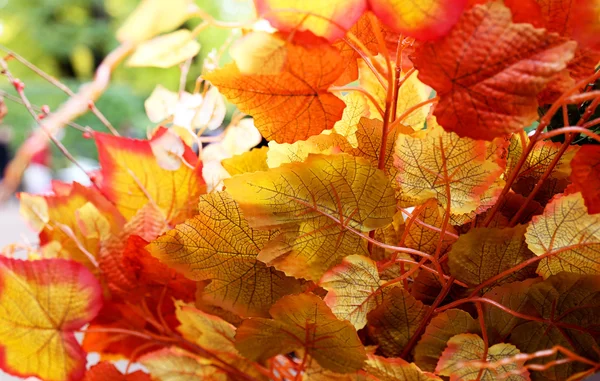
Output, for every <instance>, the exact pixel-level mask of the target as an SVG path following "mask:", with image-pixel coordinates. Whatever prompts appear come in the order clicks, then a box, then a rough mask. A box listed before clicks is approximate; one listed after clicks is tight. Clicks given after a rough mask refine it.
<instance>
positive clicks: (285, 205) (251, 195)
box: [225, 154, 396, 280]
mask: <svg viewBox="0 0 600 381" xmlns="http://www.w3.org/2000/svg"><path fill="white" fill-rule="evenodd" d="M225 186H226V187H227V191H228V193H230V194H231V196H232V197H233V198H234V199H235V200H236V201H237V202H238V203H239V205H240V208H241V210H242V212H243V214H244V216H245V217H246V219H247V220H248V223H249V225H250V226H251V227H255V228H259V229H265V228H274V227H283V228H285V229H286V230H285V231H284V232H282V234H281V236H280V237H279V239H277V241H276V242H272V243H271V244H270V245H267V247H266V248H265V249H263V251H262V252H261V253H260V254H259V256H258V259H259V260H261V261H263V262H265V263H267V264H270V265H274V266H275V268H277V269H279V270H281V271H283V272H285V273H286V274H288V275H293V276H296V277H298V278H306V279H311V280H319V279H320V278H321V276H322V275H323V273H325V271H327V269H329V268H330V267H331V266H333V265H335V264H337V263H339V261H340V260H341V259H342V258H343V257H345V256H347V255H351V254H357V253H360V252H357V250H358V249H360V248H361V247H365V246H366V245H365V242H364V240H363V239H362V238H360V237H359V236H358V235H356V234H354V233H353V232H351V231H349V230H348V229H347V227H349V228H352V229H356V230H359V231H363V232H368V231H371V230H374V229H377V228H379V227H383V226H386V225H388V224H389V223H390V222H391V221H392V216H393V215H394V213H395V209H396V206H395V198H394V195H393V191H392V188H391V186H390V183H389V180H388V179H387V177H386V176H385V175H384V173H383V171H380V170H378V169H376V168H374V167H372V166H371V165H369V163H367V162H366V160H364V159H361V158H355V157H352V156H349V155H345V154H344V155H342V154H340V155H333V156H324V155H309V156H308V158H307V159H306V161H304V162H303V163H290V164H285V165H282V166H280V167H278V168H275V169H271V170H269V171H268V172H255V173H251V174H245V175H240V176H235V177H232V178H230V179H226V180H225ZM294 226H295V227H294Z"/></svg>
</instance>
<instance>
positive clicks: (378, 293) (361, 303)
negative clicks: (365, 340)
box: [319, 255, 385, 330]
mask: <svg viewBox="0 0 600 381" xmlns="http://www.w3.org/2000/svg"><path fill="white" fill-rule="evenodd" d="M319 285H320V286H321V287H323V288H324V289H326V290H327V291H328V292H327V296H326V297H325V299H324V301H325V303H327V305H328V306H329V307H330V308H331V311H332V312H333V313H334V314H335V316H337V317H338V318H340V319H344V320H348V321H349V322H350V323H352V325H354V328H356V329H357V330H358V329H361V328H363V327H364V326H365V325H366V324H367V314H368V313H369V312H371V310H373V309H374V308H375V307H377V306H378V305H380V304H381V303H382V302H383V298H384V296H385V293H384V292H385V289H380V285H381V280H380V279H379V273H378V271H377V264H376V263H375V262H374V261H373V260H371V259H369V258H367V257H363V256H361V255H350V256H348V257H346V258H344V259H343V260H342V263H340V264H339V265H337V266H335V267H334V268H332V269H331V270H329V271H328V272H327V273H325V275H323V277H322V278H321V281H320V282H319Z"/></svg>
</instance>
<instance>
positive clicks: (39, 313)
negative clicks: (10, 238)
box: [0, 257, 102, 381]
mask: <svg viewBox="0 0 600 381" xmlns="http://www.w3.org/2000/svg"><path fill="white" fill-rule="evenodd" d="M0 283H1V285H2V286H1V288H0V306H1V308H0V321H1V323H2V328H1V329H0V351H1V352H2V361H1V362H0V367H1V368H2V369H3V370H4V371H6V372H8V373H11V374H14V375H17V376H21V377H24V378H25V377H28V376H36V377H39V378H42V379H44V380H47V381H70V380H78V379H81V378H82V377H83V375H84V373H85V364H86V354H85V352H84V351H83V349H82V348H81V346H80V345H79V343H78V342H77V340H76V339H75V334H74V331H77V330H79V329H81V328H82V327H83V326H84V325H85V324H87V323H89V322H90V321H91V320H92V319H93V318H94V317H95V316H96V314H97V313H98V311H99V310H100V308H101V307H102V289H101V288H100V284H99V283H98V281H97V280H96V279H95V278H94V276H93V275H92V274H91V273H90V272H89V271H88V270H87V269H86V268H85V267H83V266H82V265H80V264H78V263H76V262H73V261H67V260H64V259H42V260H38V261H21V260H15V259H9V258H6V257H0Z"/></svg>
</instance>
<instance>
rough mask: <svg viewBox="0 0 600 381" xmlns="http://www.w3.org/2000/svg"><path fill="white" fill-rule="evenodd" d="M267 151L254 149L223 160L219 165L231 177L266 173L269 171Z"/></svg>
mask: <svg viewBox="0 0 600 381" xmlns="http://www.w3.org/2000/svg"><path fill="white" fill-rule="evenodd" d="M268 151H269V147H261V148H254V149H252V150H251V151H248V152H244V153H242V154H240V155H235V156H233V157H230V158H229V159H224V160H223V161H221V164H222V165H223V168H225V170H226V171H227V172H228V173H229V174H230V175H231V176H235V175H241V174H243V173H251V172H258V171H266V170H268V169H269V167H268V166H267V153H268Z"/></svg>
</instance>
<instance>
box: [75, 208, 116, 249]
mask: <svg viewBox="0 0 600 381" xmlns="http://www.w3.org/2000/svg"><path fill="white" fill-rule="evenodd" d="M75 220H76V222H77V225H78V226H79V230H80V231H81V234H83V236H84V237H85V238H87V239H97V240H105V239H106V238H108V236H109V235H110V234H111V230H112V228H111V226H110V222H109V221H108V218H106V217H105V216H103V215H102V213H101V212H100V211H99V210H98V208H96V206H95V205H94V204H92V203H91V202H86V203H85V204H84V205H83V206H82V207H80V208H78V209H75Z"/></svg>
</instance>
